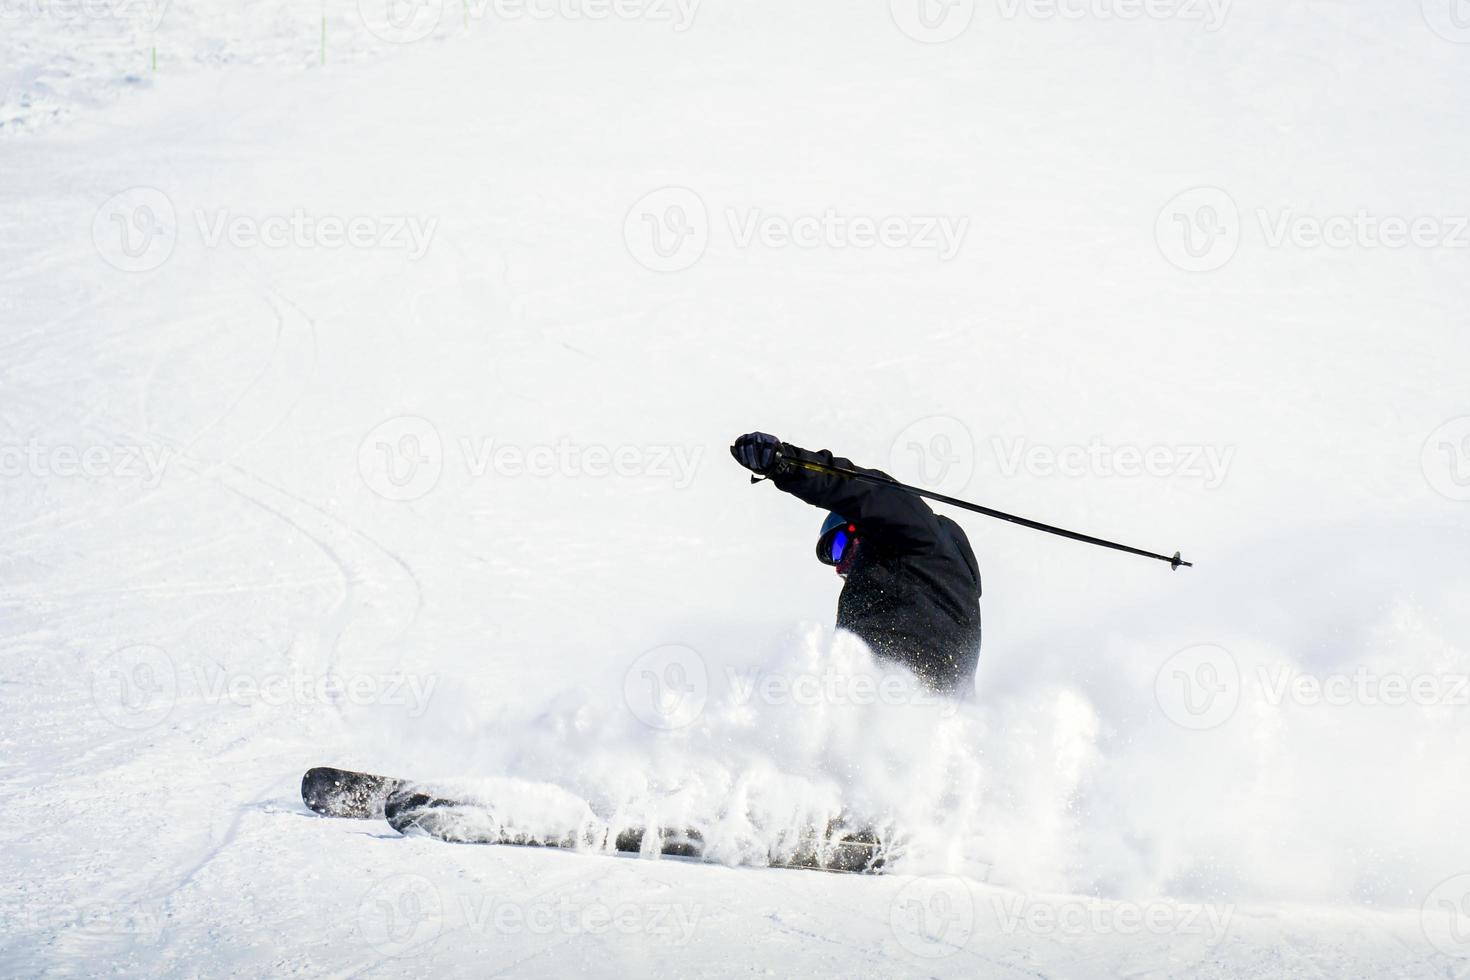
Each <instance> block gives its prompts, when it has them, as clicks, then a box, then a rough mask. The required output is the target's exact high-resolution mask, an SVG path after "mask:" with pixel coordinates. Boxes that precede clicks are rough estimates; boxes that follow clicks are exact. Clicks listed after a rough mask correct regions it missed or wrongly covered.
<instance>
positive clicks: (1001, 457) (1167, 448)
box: [991, 438, 1235, 490]
mask: <svg viewBox="0 0 1470 980" xmlns="http://www.w3.org/2000/svg"><path fill="white" fill-rule="evenodd" d="M991 449H992V450H993V451H994V453H995V459H996V462H997V464H998V465H999V467H1000V472H1001V475H1002V476H1005V477H1007V478H1010V477H1015V476H1017V475H1019V474H1020V473H1022V472H1025V473H1027V474H1029V475H1031V476H1037V477H1052V476H1062V477H1094V476H1095V477H1122V478H1124V479H1134V478H1137V477H1142V476H1147V477H1153V478H1156V479H1186V480H1198V481H1200V482H1201V483H1202V484H1203V485H1204V487H1205V489H1207V490H1214V489H1216V488H1218V487H1219V486H1220V485H1221V484H1223V483H1224V482H1225V477H1226V474H1227V473H1228V472H1229V470H1230V464H1231V462H1232V461H1234V459H1235V447H1234V446H1207V445H1188V444H1185V445H1154V446H1147V447H1140V446H1110V445H1107V444H1106V443H1104V442H1102V441H1101V440H1100V439H1094V440H1092V441H1091V442H1089V443H1088V444H1087V445H1085V446H1081V445H1072V446H1048V445H1040V444H1036V445H1032V444H1029V443H1028V442H1027V441H1026V440H1025V439H1020V438H1018V439H1012V440H1010V441H1009V444H1007V441H1006V440H1004V439H1000V438H994V439H991Z"/></svg>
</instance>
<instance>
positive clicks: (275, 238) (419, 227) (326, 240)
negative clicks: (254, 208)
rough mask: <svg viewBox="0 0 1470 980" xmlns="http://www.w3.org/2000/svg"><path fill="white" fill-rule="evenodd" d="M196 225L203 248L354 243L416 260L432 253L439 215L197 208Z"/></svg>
mask: <svg viewBox="0 0 1470 980" xmlns="http://www.w3.org/2000/svg"><path fill="white" fill-rule="evenodd" d="M194 224H195V227H196V228H197V229H198V231H199V238H200V240H201V241H203V243H204V247H205V248H211V249H213V248H219V247H220V246H221V245H229V246H231V247H233V248H237V249H252V248H269V249H282V248H300V249H315V248H320V249H327V250H329V251H331V250H336V249H341V248H353V249H362V250H364V251H366V250H378V251H390V252H402V253H404V254H405V255H407V257H408V261H410V262H417V261H419V260H420V259H422V258H423V257H424V256H425V255H427V254H428V252H429V246H430V245H431V244H433V241H434V233H435V232H436V231H438V229H439V219H438V218H434V217H425V216H422V215H415V214H393V215H378V216H374V215H366V214H358V215H353V216H352V217H349V218H344V217H341V216H339V215H332V214H324V215H318V214H311V213H309V212H308V211H306V210H305V209H304V208H296V209H295V210H293V211H292V212H291V213H289V214H274V215H266V216H264V217H261V216H258V215H249V214H236V213H233V212H231V211H230V210H229V209H228V208H220V209H218V210H216V211H214V212H212V213H211V212H208V211H205V210H203V209H199V210H196V211H195V212H194Z"/></svg>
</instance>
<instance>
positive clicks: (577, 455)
mask: <svg viewBox="0 0 1470 980" xmlns="http://www.w3.org/2000/svg"><path fill="white" fill-rule="evenodd" d="M457 444H458V446H459V450H460V452H461V454H462V455H463V457H464V463H465V468H466V470H467V471H468V472H469V474H470V476H472V477H475V478H476V479H479V478H482V477H485V476H497V477H505V478H516V477H523V476H529V477H532V478H535V479H543V480H544V479H547V478H549V477H553V476H562V477H568V478H571V479H579V478H583V477H590V478H593V479H598V478H602V477H619V478H621V479H633V478H638V477H644V478H652V479H660V480H668V481H670V482H671V483H672V484H673V486H674V489H675V490H685V489H687V488H688V487H689V485H690V484H691V483H693V482H694V476H695V473H696V472H697V471H698V469H699V463H700V460H701V459H702V458H703V457H704V447H703V446H692V447H691V446H677V445H657V444H651V445H642V446H635V445H629V444H625V445H620V446H603V445H597V444H592V445H582V444H579V443H575V442H572V441H571V440H570V439H560V440H558V441H557V442H556V443H555V444H554V445H553V444H551V443H540V444H537V445H532V446H522V445H517V444H515V443H508V442H497V441H496V440H494V439H481V440H480V441H479V442H478V443H476V442H474V441H473V440H470V439H460V440H458V443H457Z"/></svg>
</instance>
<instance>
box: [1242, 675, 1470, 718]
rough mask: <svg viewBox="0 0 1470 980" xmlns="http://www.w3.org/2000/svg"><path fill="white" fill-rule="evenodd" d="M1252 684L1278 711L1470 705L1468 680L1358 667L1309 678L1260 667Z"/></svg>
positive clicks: (1469, 678) (1465, 678)
mask: <svg viewBox="0 0 1470 980" xmlns="http://www.w3.org/2000/svg"><path fill="white" fill-rule="evenodd" d="M1256 682H1257V684H1258V685H1259V688H1260V691H1261V694H1262V695H1263V697H1264V699H1265V702H1266V703H1267V704H1269V705H1270V706H1271V707H1273V708H1279V707H1281V705H1283V704H1285V703H1286V702H1288V701H1289V702H1291V703H1292V704H1294V705H1298V706H1301V707H1309V708H1310V707H1316V706H1318V705H1326V706H1328V707H1334V708H1343V707H1347V706H1349V705H1363V706H1368V707H1379V706H1382V707H1389V708H1399V707H1404V706H1405V705H1413V706H1415V707H1420V708H1435V707H1461V708H1463V707H1465V706H1467V705H1470V674H1406V673H1402V672H1389V673H1380V672H1378V671H1376V670H1373V669H1372V668H1370V667H1367V666H1363V665H1360V666H1358V667H1357V668H1356V669H1354V670H1353V671H1352V672H1351V673H1344V672H1337V673H1329V674H1320V675H1319V674H1307V673H1303V672H1301V671H1300V670H1297V669H1296V668H1295V667H1294V666H1292V665H1290V664H1278V665H1276V666H1275V667H1274V669H1273V668H1272V667H1271V666H1265V665H1263V666H1261V667H1259V668H1257V670H1256Z"/></svg>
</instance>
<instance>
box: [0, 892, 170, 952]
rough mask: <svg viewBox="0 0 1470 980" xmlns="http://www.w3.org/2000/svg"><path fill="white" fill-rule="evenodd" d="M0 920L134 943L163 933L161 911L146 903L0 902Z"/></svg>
mask: <svg viewBox="0 0 1470 980" xmlns="http://www.w3.org/2000/svg"><path fill="white" fill-rule="evenodd" d="M0 922H4V923H5V924H6V926H7V927H10V928H15V927H20V928H24V929H28V930H31V931H37V932H40V931H44V932H49V933H72V932H75V933H81V934H84V935H89V936H126V937H128V938H130V939H131V940H132V941H134V942H142V943H152V942H157V941H158V939H159V938H161V937H162V935H163V913H162V912H161V910H159V909H158V908H157V907H154V906H149V905H113V904H109V903H107V902H103V901H83V902H62V903H59V904H45V903H37V902H31V901H24V902H17V901H10V902H3V903H0Z"/></svg>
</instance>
